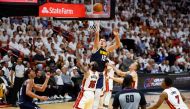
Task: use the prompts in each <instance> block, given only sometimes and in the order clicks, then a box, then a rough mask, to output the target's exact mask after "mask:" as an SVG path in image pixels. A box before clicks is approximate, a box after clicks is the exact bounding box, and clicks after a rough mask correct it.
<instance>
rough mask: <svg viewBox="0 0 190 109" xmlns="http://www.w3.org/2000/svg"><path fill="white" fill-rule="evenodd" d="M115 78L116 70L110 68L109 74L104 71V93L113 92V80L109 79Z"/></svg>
mask: <svg viewBox="0 0 190 109" xmlns="http://www.w3.org/2000/svg"><path fill="white" fill-rule="evenodd" d="M113 76H114V70H113V68H111V67H109V66H108V71H107V72H105V71H104V84H103V85H104V86H103V88H104V89H103V90H104V91H106V92H107V91H112V90H113V79H109V77H113Z"/></svg>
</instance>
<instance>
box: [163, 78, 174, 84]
mask: <svg viewBox="0 0 190 109" xmlns="http://www.w3.org/2000/svg"><path fill="white" fill-rule="evenodd" d="M164 82H165V84H166V86H171V85H172V84H173V81H172V79H171V78H169V77H165V78H164Z"/></svg>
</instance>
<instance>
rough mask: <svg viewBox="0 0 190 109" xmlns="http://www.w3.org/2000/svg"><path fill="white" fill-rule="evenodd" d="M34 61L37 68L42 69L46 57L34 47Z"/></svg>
mask: <svg viewBox="0 0 190 109" xmlns="http://www.w3.org/2000/svg"><path fill="white" fill-rule="evenodd" d="M33 59H34V62H35V64H36V66H37V68H38V69H39V70H42V69H43V65H45V64H46V59H45V57H44V55H43V54H42V52H41V51H40V50H39V49H36V55H34V57H33Z"/></svg>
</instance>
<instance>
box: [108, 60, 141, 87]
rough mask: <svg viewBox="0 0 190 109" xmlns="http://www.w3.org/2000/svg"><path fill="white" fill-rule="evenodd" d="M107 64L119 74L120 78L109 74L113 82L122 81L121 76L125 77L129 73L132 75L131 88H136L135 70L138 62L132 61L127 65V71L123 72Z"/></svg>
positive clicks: (136, 77) (136, 76)
mask: <svg viewBox="0 0 190 109" xmlns="http://www.w3.org/2000/svg"><path fill="white" fill-rule="evenodd" d="M108 66H111V67H112V68H113V69H114V71H115V72H116V73H117V74H118V75H119V76H121V78H119V77H118V78H117V77H114V76H113V77H112V76H110V78H111V79H113V80H114V81H115V82H118V83H120V84H122V83H123V77H125V76H126V75H131V76H132V77H133V84H132V86H133V88H135V89H137V85H138V75H137V70H138V68H139V63H138V62H134V63H132V64H131V65H130V66H129V71H127V72H123V71H121V70H119V69H117V68H116V67H115V66H114V65H112V64H108Z"/></svg>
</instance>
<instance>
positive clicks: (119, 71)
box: [108, 64, 129, 77]
mask: <svg viewBox="0 0 190 109" xmlns="http://www.w3.org/2000/svg"><path fill="white" fill-rule="evenodd" d="M108 65H109V66H110V67H112V68H113V70H114V71H115V72H116V73H117V74H118V75H119V76H122V77H124V76H126V75H127V74H129V72H123V71H121V70H119V69H117V68H116V67H115V66H114V65H112V64H108Z"/></svg>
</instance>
